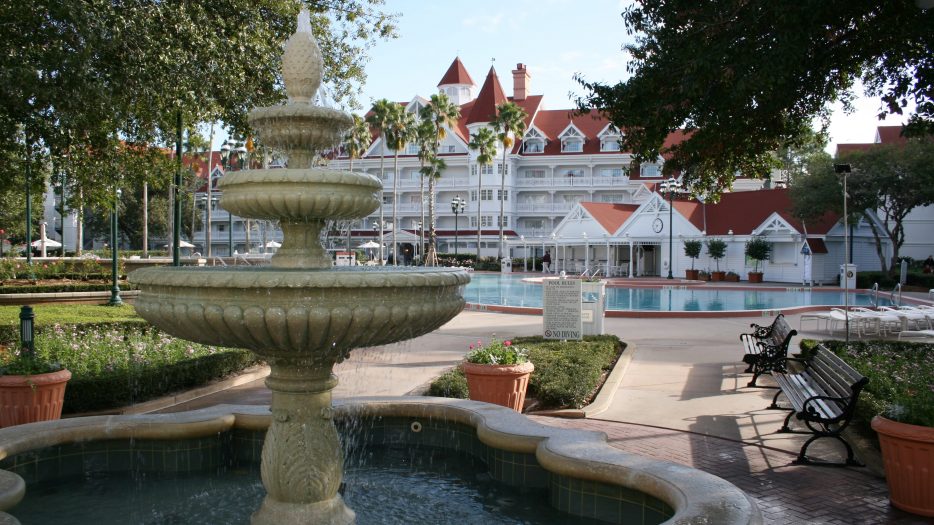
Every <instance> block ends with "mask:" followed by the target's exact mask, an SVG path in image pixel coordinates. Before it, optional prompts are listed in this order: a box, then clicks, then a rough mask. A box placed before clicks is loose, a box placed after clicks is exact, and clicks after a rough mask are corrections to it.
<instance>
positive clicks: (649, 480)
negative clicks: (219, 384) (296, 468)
mask: <svg viewBox="0 0 934 525" xmlns="http://www.w3.org/2000/svg"><path fill="white" fill-rule="evenodd" d="M335 417H336V419H337V421H338V422H339V423H338V424H339V426H341V425H344V424H346V422H347V421H358V422H359V421H364V422H366V423H365V424H362V425H361V424H359V423H354V424H353V428H354V432H357V433H361V432H362V433H363V434H368V435H367V436H365V437H364V439H363V441H364V442H367V443H369V442H382V443H383V444H398V445H407V446H422V447H428V448H431V447H444V448H448V449H452V448H453V449H455V450H458V451H460V452H465V453H467V454H468V455H472V456H474V457H476V458H477V459H479V460H480V461H481V462H483V463H485V465H486V468H487V470H488V472H489V475H490V476H491V477H492V478H493V479H495V480H497V481H499V482H501V483H503V484H506V485H513V486H516V485H519V486H525V487H532V488H535V487H538V488H542V489H544V490H547V491H548V494H549V497H548V499H549V500H550V502H551V505H552V506H553V507H556V508H558V509H559V510H562V511H565V512H569V513H572V514H576V515H581V516H585V517H593V518H598V519H601V520H604V521H607V522H610V523H621V522H623V521H624V520H630V519H632V518H633V517H639V521H637V523H659V522H662V521H664V520H665V518H666V517H668V515H667V512H669V511H668V509H669V508H670V509H671V510H673V511H674V515H673V516H670V518H671V522H685V521H691V520H694V519H701V518H703V519H705V520H708V522H711V523H714V522H715V523H724V524H728V523H737V524H739V523H760V522H761V516H760V514H759V511H758V509H757V507H756V505H755V503H753V502H752V501H751V500H750V499H749V498H748V497H747V496H746V495H745V494H744V493H743V492H742V491H740V490H739V489H737V488H736V487H735V486H733V485H732V484H730V483H728V482H726V481H724V480H722V479H720V478H717V477H715V476H713V475H710V474H706V473H704V472H701V471H698V470H695V469H692V468H688V467H684V466H681V465H675V464H672V463H667V462H664V461H656V460H651V459H648V458H645V457H642V456H638V455H634V454H629V453H626V452H623V451H620V450H617V449H614V448H612V447H610V446H609V445H607V444H606V438H605V436H604V435H603V434H602V433H598V432H590V431H580V430H568V429H560V428H554V427H548V426H545V425H541V424H539V423H535V422H533V421H531V420H529V419H528V418H526V417H524V416H522V415H520V414H517V413H515V412H512V411H510V410H506V409H503V408H501V407H496V406H493V405H487V404H483V403H477V402H473V401H466V400H446V399H437V398H414V399H413V398H397V397H378V398H355V399H350V400H347V401H338V402H336V403H335ZM269 420H270V415H269V412H268V408H267V407H264V406H233V405H221V406H217V407H212V408H207V409H203V410H198V411H194V412H183V413H176V414H161V415H134V416H99V417H90V418H80V419H72V420H61V421H52V422H44V423H36V424H31V425H26V426H21V427H12V428H7V429H0V457H2V463H0V464H2V465H3V467H4V468H8V469H10V470H13V471H19V472H22V473H23V474H25V475H26V476H25V477H26V478H27V480H26V481H27V490H28V483H32V482H34V481H35V480H36V479H38V477H40V476H41V475H42V474H43V473H45V472H48V473H52V472H54V471H56V470H57V469H58V468H60V467H65V468H72V467H68V466H67V465H66V464H65V462H62V461H61V459H60V458H59V459H56V461H55V466H54V468H50V464H47V465H46V466H44V467H42V468H40V466H39V462H37V461H36V460H37V459H41V458H43V457H45V458H47V457H49V456H48V455H49V454H52V455H56V454H57V455H61V454H62V452H63V451H64V452H68V453H72V454H78V455H77V456H76V457H81V455H82V454H83V455H84V456H83V457H82V460H81V461H80V462H79V463H80V464H82V465H84V464H85V462H87V461H91V462H93V461H102V459H101V457H102V456H101V454H102V453H103V454H104V456H103V458H104V459H103V460H106V461H108V462H112V463H111V466H119V465H123V464H126V465H127V466H128V465H129V463H130V461H129V460H127V461H126V462H122V461H121V460H120V458H123V459H127V455H126V452H125V449H126V446H125V445H121V442H122V443H127V442H128V440H131V439H132V440H134V443H138V444H139V446H142V447H143V449H145V451H146V453H147V454H149V456H147V457H151V458H152V460H151V461H147V462H145V463H148V464H149V465H150V466H152V467H153V468H156V467H157V466H158V465H159V463H160V461H161V465H162V467H163V468H167V469H169V470H175V471H181V472H184V471H186V470H191V469H199V468H203V467H206V466H210V465H211V464H214V463H216V462H218V461H225V459H224V457H230V455H231V454H234V455H236V456H238V457H237V459H238V460H241V461H246V462H250V461H256V460H258V458H259V455H260V450H261V446H262V438H263V434H264V433H265V428H266V427H267V426H268V424H269ZM415 423H417V425H418V426H417V427H413V424H415ZM412 428H418V430H419V431H418V432H414V431H412ZM361 429H362V430H361ZM218 436H221V437H220V438H218ZM105 440H112V441H111V442H110V443H107V442H106V441H105ZM121 440H122V441H121ZM139 440H143V441H139ZM160 440H162V441H168V442H167V443H156V441H160ZM173 441H174V442H175V443H173ZM143 443H145V445H143ZM70 444H77V445H70ZM121 447H122V448H121ZM39 450H45V452H42V453H37V452H36V451H39ZM136 451H139V450H138V449H137V450H136ZM231 451H232V452H231ZM205 453H206V454H205ZM43 454H45V456H43ZM225 454H227V456H225ZM205 455H206V456H207V458H205V457H204V456H205ZM110 456H113V457H110ZM94 458H97V459H94ZM193 458H196V459H193ZM156 459H160V461H156ZM23 460H26V461H25V462H24V461H23ZM30 461H31V462H32V463H33V465H32V466H30V465H29V462H30ZM13 499H14V500H15V498H13ZM7 500H8V498H7V497H4V495H0V501H7ZM3 510H7V511H10V512H11V513H12V514H13V515H15V514H16V511H15V507H14V508H13V509H9V508H5V509H3ZM643 517H645V519H644V520H643ZM626 523H632V521H626Z"/></svg>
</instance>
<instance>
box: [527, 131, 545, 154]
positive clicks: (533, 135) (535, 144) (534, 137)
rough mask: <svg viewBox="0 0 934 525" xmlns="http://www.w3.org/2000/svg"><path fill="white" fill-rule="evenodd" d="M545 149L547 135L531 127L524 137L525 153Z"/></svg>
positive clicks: (538, 151)
mask: <svg viewBox="0 0 934 525" xmlns="http://www.w3.org/2000/svg"><path fill="white" fill-rule="evenodd" d="M543 151H545V137H544V136H543V135H542V134H541V133H539V132H538V130H537V129H535V128H531V129H529V132H528V133H526V134H525V138H524V139H522V152H523V153H542V152H543Z"/></svg>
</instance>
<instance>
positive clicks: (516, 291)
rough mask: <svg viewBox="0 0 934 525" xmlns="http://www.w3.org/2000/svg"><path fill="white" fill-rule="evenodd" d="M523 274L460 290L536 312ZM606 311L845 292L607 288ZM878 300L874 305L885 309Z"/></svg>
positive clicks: (782, 302) (759, 303) (812, 301)
mask: <svg viewBox="0 0 934 525" xmlns="http://www.w3.org/2000/svg"><path fill="white" fill-rule="evenodd" d="M524 277H526V278H527V276H519V275H497V274H473V275H472V276H471V280H470V284H468V285H467V288H466V290H465V292H464V299H465V300H466V301H467V302H468V303H471V304H485V305H499V306H518V307H530V308H541V307H542V286H541V284H539V283H534V282H525V281H523V280H522V279H523V278H524ZM606 295H607V297H606V309H607V310H621V311H648V312H678V311H683V312H710V311H728V310H781V309H785V308H795V307H801V306H813V305H835V306H836V305H843V304H844V293H843V292H841V291H836V290H821V289H814V290H811V289H807V288H800V289H786V288H774V289H761V290H743V289H736V290H732V289H728V288H719V289H712V288H706V287H704V286H674V287H671V286H663V287H657V288H644V287H639V288H622V287H607V288H606ZM872 303H873V297H872V296H871V295H869V294H865V293H853V292H851V293H850V294H849V298H848V301H847V304H849V305H851V306H872ZM889 304H890V302H889V301H888V300H887V299H884V298H881V297H880V298H879V306H889Z"/></svg>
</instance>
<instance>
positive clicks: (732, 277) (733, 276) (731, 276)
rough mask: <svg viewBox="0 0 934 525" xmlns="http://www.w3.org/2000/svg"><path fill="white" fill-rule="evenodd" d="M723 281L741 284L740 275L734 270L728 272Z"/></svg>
mask: <svg viewBox="0 0 934 525" xmlns="http://www.w3.org/2000/svg"><path fill="white" fill-rule="evenodd" d="M723 280H724V281H726V282H728V283H738V282H739V274H738V273H736V272H734V271H732V270H730V271H728V272H726V275H724V276H723Z"/></svg>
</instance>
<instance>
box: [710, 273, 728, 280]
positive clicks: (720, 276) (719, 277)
mask: <svg viewBox="0 0 934 525" xmlns="http://www.w3.org/2000/svg"><path fill="white" fill-rule="evenodd" d="M724 277H726V272H710V280H711V281H722V280H723V278H724Z"/></svg>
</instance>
